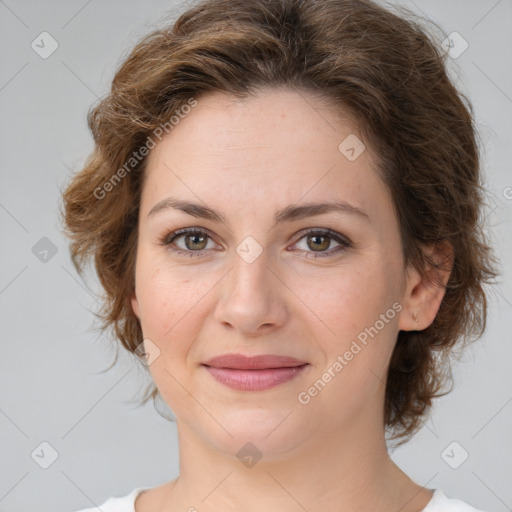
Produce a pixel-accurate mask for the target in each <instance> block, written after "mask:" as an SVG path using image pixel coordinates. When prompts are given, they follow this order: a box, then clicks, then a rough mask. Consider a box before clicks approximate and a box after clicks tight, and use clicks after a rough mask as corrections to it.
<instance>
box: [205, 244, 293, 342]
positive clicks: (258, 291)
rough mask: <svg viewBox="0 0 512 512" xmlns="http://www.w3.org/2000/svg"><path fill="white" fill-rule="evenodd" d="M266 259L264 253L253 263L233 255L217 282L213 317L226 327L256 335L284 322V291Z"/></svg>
mask: <svg viewBox="0 0 512 512" xmlns="http://www.w3.org/2000/svg"><path fill="white" fill-rule="evenodd" d="M269 260H270V258H268V257H267V254H266V252H265V251H263V252H262V253H261V254H260V255H259V256H258V257H257V258H256V259H255V260H254V261H251V260H250V259H244V258H243V257H242V256H240V255H239V254H235V255H234V258H233V266H232V268H231V271H230V272H229V273H228V274H227V275H226V276H225V278H224V279H223V280H222V281H221V283H219V285H220V286H221V288H220V292H219V296H218V302H217V304H216V309H215V315H214V316H215V319H216V320H217V321H218V322H219V323H221V324H223V325H224V326H225V327H226V328H230V329H232V330H237V331H239V333H240V335H243V336H258V335H261V334H268V333H270V332H271V331H273V330H275V329H278V328H280V327H281V326H283V325H284V324H285V323H286V319H287V316H288V307H287V300H288V299H289V297H288V296H289V293H287V291H288V289H287V287H286V285H285V284H284V282H283V279H282V277H281V276H279V273H278V271H277V270H276V269H275V268H273V267H275V265H272V264H271V262H270V261H269ZM271 267H272V268H271Z"/></svg>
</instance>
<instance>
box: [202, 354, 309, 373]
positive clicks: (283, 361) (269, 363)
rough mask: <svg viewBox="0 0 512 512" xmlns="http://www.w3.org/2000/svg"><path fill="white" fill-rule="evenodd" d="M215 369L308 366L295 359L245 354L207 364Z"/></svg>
mask: <svg viewBox="0 0 512 512" xmlns="http://www.w3.org/2000/svg"><path fill="white" fill-rule="evenodd" d="M203 364H204V365H206V366H212V367H214V368H231V369H235V370H262V369H265V368H290V367H293V366H303V365H305V364H307V363H306V362H305V361H300V360H299V359H295V358H294V357H288V356H278V355H273V354H268V355H267V354H265V355H260V356H244V355H243V354H223V355H221V356H217V357H214V358H212V359H210V360H208V361H206V363H203Z"/></svg>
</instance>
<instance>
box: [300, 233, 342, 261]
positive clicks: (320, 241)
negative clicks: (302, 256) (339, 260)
mask: <svg viewBox="0 0 512 512" xmlns="http://www.w3.org/2000/svg"><path fill="white" fill-rule="evenodd" d="M302 240H305V245H306V249H301V250H304V251H305V252H306V253H309V252H310V251H308V249H312V251H311V252H313V254H314V255H313V256H312V257H313V258H323V257H328V256H331V255H332V254H333V253H337V252H339V251H343V250H344V249H347V248H349V247H350V246H351V244H350V242H349V241H348V240H346V239H345V238H343V237H342V236H341V235H340V234H339V233H336V232H335V231H331V230H311V231H308V232H307V233H305V234H304V236H302V238H300V239H299V242H300V241H302ZM332 240H334V241H336V243H337V244H338V246H337V247H335V248H334V249H332V250H330V251H326V249H328V248H329V247H330V245H331V242H332ZM299 242H297V243H295V244H294V245H295V246H297V245H298V244H299ZM307 257H308V258H309V257H311V256H307Z"/></svg>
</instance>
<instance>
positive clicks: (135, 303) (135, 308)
mask: <svg viewBox="0 0 512 512" xmlns="http://www.w3.org/2000/svg"><path fill="white" fill-rule="evenodd" d="M130 302H131V304H132V309H133V312H134V313H135V316H136V317H137V318H138V319H139V320H140V310H139V301H138V300H137V295H136V294H135V291H134V292H133V293H132V295H131V297H130Z"/></svg>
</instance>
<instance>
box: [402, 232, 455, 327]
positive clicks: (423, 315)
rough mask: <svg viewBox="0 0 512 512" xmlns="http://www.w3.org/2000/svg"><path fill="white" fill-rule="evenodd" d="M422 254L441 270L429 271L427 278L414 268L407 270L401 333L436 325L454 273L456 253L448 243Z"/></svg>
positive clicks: (432, 246)
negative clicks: (427, 256) (435, 321)
mask: <svg viewBox="0 0 512 512" xmlns="http://www.w3.org/2000/svg"><path fill="white" fill-rule="evenodd" d="M423 251H424V252H425V254H427V255H429V256H430V258H431V259H432V260H433V261H434V262H435V263H436V264H437V265H440V266H441V267H440V268H432V267H430V268H429V269H428V271H427V276H426V277H425V278H423V277H422V276H421V275H420V273H419V272H418V271H417V270H416V269H415V268H408V269H407V274H406V275H407V277H406V285H405V292H404V295H403V296H402V306H403V309H402V310H401V312H400V318H399V321H398V328H399V329H400V330H402V331H421V330H423V329H426V328H427V327H428V326H429V325H430V324H431V323H432V322H433V321H434V318H435V317H436V315H437V312H438V311H439V307H440V306H441V302H442V300H443V297H444V294H445V291H446V284H447V283H448V279H449V278H450V274H451V271H452V269H453V263H454V251H453V247H452V245H451V244H450V242H448V240H443V241H442V242H440V243H438V244H433V245H428V246H424V247H423ZM415 319H417V321H415Z"/></svg>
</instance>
